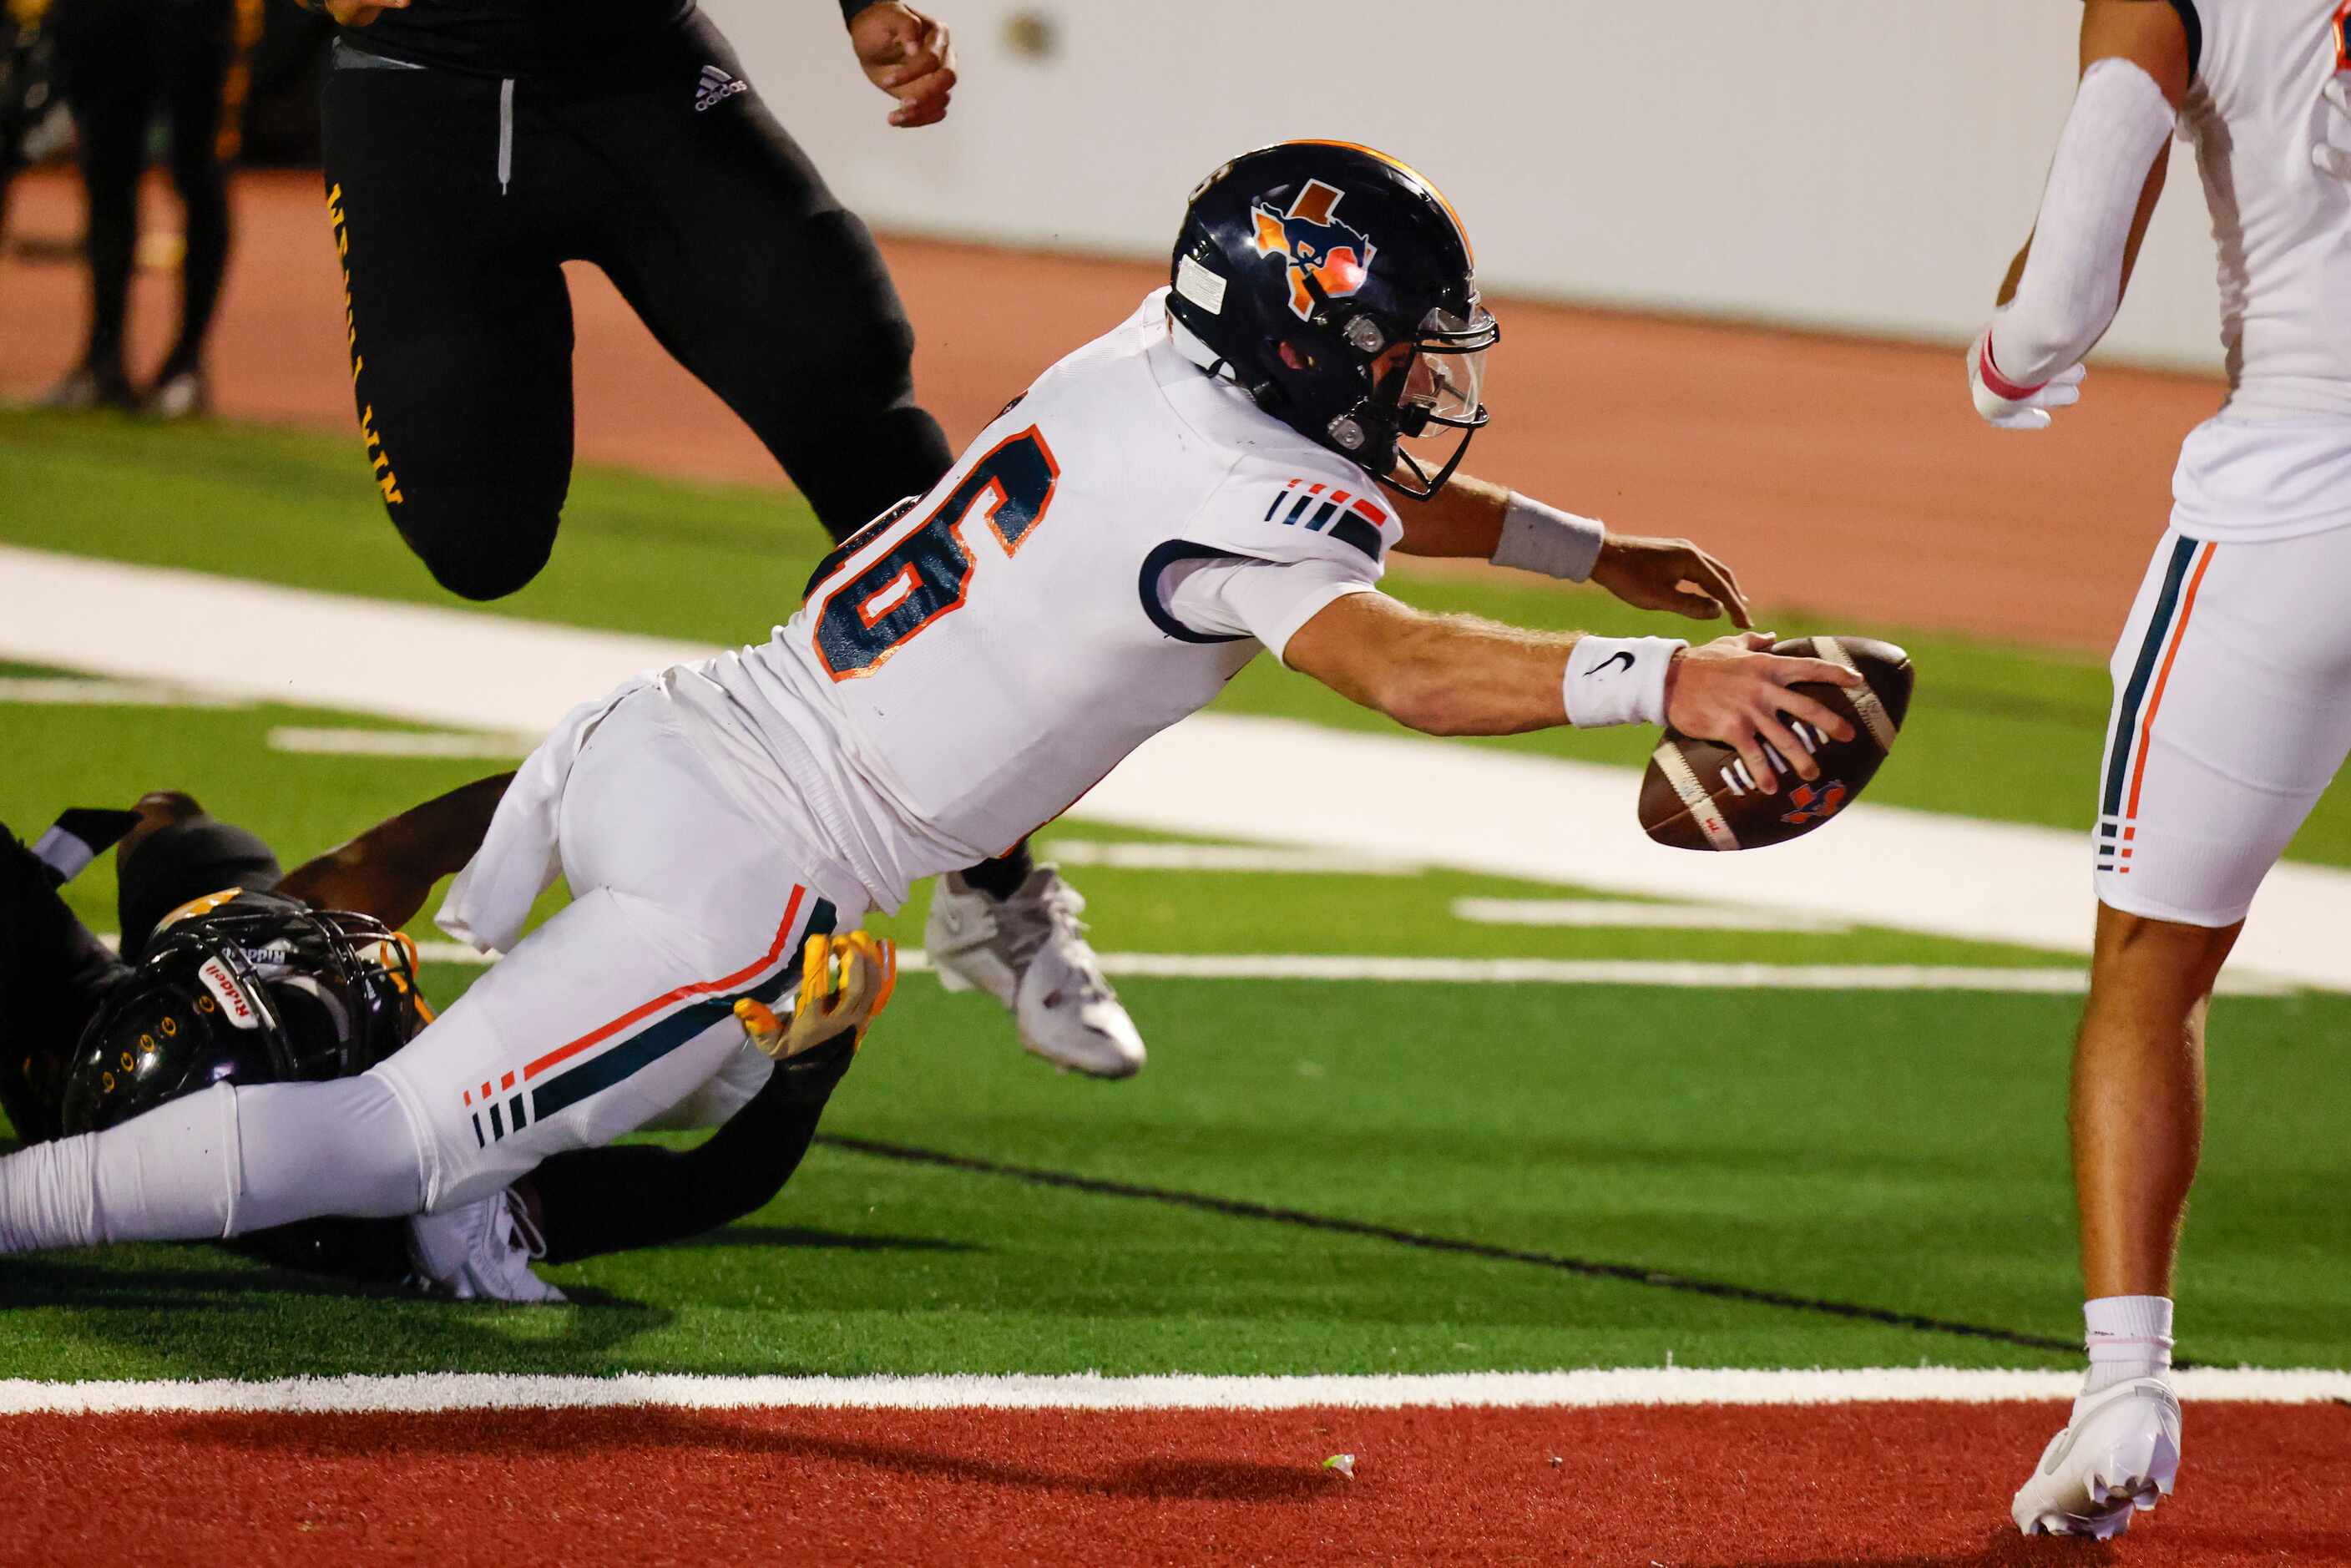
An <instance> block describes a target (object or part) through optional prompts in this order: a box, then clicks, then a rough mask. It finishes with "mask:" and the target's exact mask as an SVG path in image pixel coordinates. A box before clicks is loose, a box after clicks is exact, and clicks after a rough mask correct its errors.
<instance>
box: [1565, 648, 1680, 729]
mask: <svg viewBox="0 0 2351 1568" xmlns="http://www.w3.org/2000/svg"><path fill="white" fill-rule="evenodd" d="M1688 646H1689V644H1688V643H1685V642H1683V641H1682V640H1681V639H1680V638H1678V637H1579V638H1577V639H1576V640H1575V646H1573V648H1570V649H1569V650H1568V651H1567V678H1566V680H1565V681H1563V682H1562V683H1561V690H1560V696H1561V698H1562V701H1564V702H1565V703H1566V705H1567V722H1568V723H1570V724H1572V725H1573V726H1575V727H1576V728H1578V729H1596V728H1598V727H1601V726H1602V725H1608V724H1663V723H1665V722H1666V672H1667V670H1669V669H1671V668H1672V667H1673V662H1674V654H1675V653H1677V652H1678V651H1680V650H1681V649H1684V648H1687V647H1688Z"/></svg>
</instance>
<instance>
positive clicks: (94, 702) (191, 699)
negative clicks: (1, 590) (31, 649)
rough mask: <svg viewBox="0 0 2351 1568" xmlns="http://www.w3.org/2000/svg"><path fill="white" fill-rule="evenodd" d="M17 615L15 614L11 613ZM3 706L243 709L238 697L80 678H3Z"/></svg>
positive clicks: (153, 683) (148, 683)
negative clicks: (5, 704)
mask: <svg viewBox="0 0 2351 1568" xmlns="http://www.w3.org/2000/svg"><path fill="white" fill-rule="evenodd" d="M11 613H14V611H13V610H12V611H11ZM0 703H23V704H26V705H30V706H41V707H243V706H246V704H245V703H244V701H243V700H242V699H240V698H237V697H223V696H213V695H207V694H205V693H203V692H192V691H188V690H186V689H185V688H183V687H180V686H172V685H163V684H162V683H161V682H157V681H92V680H86V679H84V678H83V677H81V676H79V675H5V676H0Z"/></svg>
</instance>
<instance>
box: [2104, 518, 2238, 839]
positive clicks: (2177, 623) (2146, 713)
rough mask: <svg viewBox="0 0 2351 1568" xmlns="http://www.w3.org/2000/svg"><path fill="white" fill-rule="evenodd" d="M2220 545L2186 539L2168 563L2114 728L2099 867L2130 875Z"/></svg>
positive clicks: (2174, 548)
mask: <svg viewBox="0 0 2351 1568" xmlns="http://www.w3.org/2000/svg"><path fill="white" fill-rule="evenodd" d="M2219 548H2220V547H2219V546H2217V545H2215V544H2213V543H2212V542H2210V540H2197V539H2181V540H2179V541H2178V542H2177V543H2176V544H2174V545H2173V546H2172V550H2171V558H2170V559H2169V560H2168V561H2166V562H2165V563H2164V571H2163V585H2162V587H2161V588H2160V589H2159V590H2158V592H2157V594H2156V601H2155V609H2154V612H2152V613H2151V614H2150V615H2149V616H2148V617H2147V633H2146V635H2145V636H2144V637H2142V638H2141V639H2140V641H2139V650H2138V658H2137V661H2136V662H2135V663H2134V664H2132V666H2131V674H2130V679H2129V680H2128V681H2127V682H2126V683H2125V684H2124V686H2123V693H2122V699H2121V701H2119V702H2118V703H2116V705H2115V727H2114V733H2113V734H2112V735H2111V736H2110V737H2108V740H2107V744H2106V776H2105V789H2104V791H2103V792H2102V793H2101V795H2100V797H2099V800H2098V828H2097V837H2096V841H2095V857H2094V858H2095V864H2096V869H2097V870H2099V871H2102V872H2113V873H2116V874H2117V875H2128V874H2129V873H2130V869H2131V857H2132V854H2133V852H2135V851H2136V850H2137V839H2138V806H2139V796H2140V792H2141V791H2142V790H2143V789H2145V787H2146V784H2147V750H2148V747H2149V745H2150V743H2151V742H2152V740H2153V738H2154V734H2155V720H2156V716H2157V715H2158V713H2159V712H2161V711H2162V708H2163V694H2164V689H2165V688H2166V687H2167V686H2168V685H2169V684H2170V681H2171V667H2172V664H2174V663H2175V662H2176V661H2177V660H2178V659H2179V644H2180V643H2181V642H2183V641H2184V640H2185V639H2186V637H2187V634H2188V622H2189V619H2190V618H2191V617H2192V616H2193V615H2194V614H2195V613H2196V594H2197V591H2198V590H2199V589H2200V588H2201V587H2203V585H2204V574H2205V572H2206V571H2207V570H2210V568H2211V565H2212V555H2213V552H2214V551H2215V550H2216V549H2219Z"/></svg>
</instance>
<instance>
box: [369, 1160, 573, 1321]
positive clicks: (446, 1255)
mask: <svg viewBox="0 0 2351 1568" xmlns="http://www.w3.org/2000/svg"><path fill="white" fill-rule="evenodd" d="M545 1256H547V1243H546V1242H545V1241H543V1240H541V1239H539V1235H538V1227H536V1226H534V1225H532V1224H531V1222H530V1217H529V1215H528V1213H527V1212H525V1210H524V1208H523V1206H522V1199H520V1198H518V1197H516V1196H515V1193H514V1189H513V1188H512V1187H504V1188H501V1189H500V1190H498V1191H496V1192H494V1193H492V1194H490V1196H489V1197H479V1198H475V1200H474V1201H473V1202H471V1203H468V1204H463V1205H461V1206H459V1207H455V1208H453V1209H450V1210H449V1211H448V1212H447V1213H445V1214H419V1215H414V1216H412V1217H411V1218H410V1219H409V1221H408V1260H409V1261H410V1262H411V1263H413V1264H414V1265H415V1267H416V1278H417V1281H418V1282H419V1283H420V1284H422V1285H423V1287H424V1288H425V1289H426V1290H427V1291H431V1292H432V1293H433V1294H434V1295H436V1296H445V1297H447V1298H448V1299H449V1300H451V1301H518V1302H528V1303H530V1304H532V1305H553V1304H554V1303H556V1302H558V1301H563V1300H564V1299H565V1298H564V1294H563V1292H562V1291H559V1290H557V1289H556V1288H555V1287H554V1286H552V1285H550V1284H549V1283H548V1282H547V1281H544V1280H542V1279H540V1278H539V1277H538V1275H537V1274H534V1273H532V1272H531V1268H530V1260H532V1259H534V1258H544V1257H545Z"/></svg>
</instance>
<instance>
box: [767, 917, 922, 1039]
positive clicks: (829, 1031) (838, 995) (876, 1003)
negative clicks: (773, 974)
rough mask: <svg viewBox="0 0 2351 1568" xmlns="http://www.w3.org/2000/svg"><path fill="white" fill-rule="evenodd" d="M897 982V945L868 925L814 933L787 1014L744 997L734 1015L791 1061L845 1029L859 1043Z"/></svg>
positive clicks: (887, 1002) (802, 957) (804, 951)
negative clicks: (843, 931) (866, 928)
mask: <svg viewBox="0 0 2351 1568" xmlns="http://www.w3.org/2000/svg"><path fill="white" fill-rule="evenodd" d="M897 988H898V945H897V944H896V943H894V942H892V941H889V940H887V939H886V938H883V937H879V936H872V935H871V934H870V933H867V932H864V931H852V932H850V933H849V934H848V935H847V936H811V937H810V938H809V939H808V944H807V946H803V947H802V948H801V949H800V989H799V998H798V1000H797V1001H796V1002H795V1003H794V1005H793V1008H792V1010H791V1014H790V1016H789V1017H788V1018H780V1019H779V1018H778V1017H777V1016H776V1015H775V1013H774V1012H773V1011H772V1010H771V1009H768V1007H767V1006H766V1005H765V1004H763V1003H761V1002H759V1001H758V1000H756V999H754V998H750V997H745V998H743V999H742V1000H741V1001H739V1002H737V1003H736V1004H735V1016H736V1017H737V1019H740V1020H742V1024H743V1032H744V1033H745V1034H747V1035H749V1036H750V1037H751V1043H752V1044H753V1045H755V1046H757V1047H758V1048H759V1050H760V1051H763V1052H765V1053H766V1054H767V1055H768V1056H772V1057H774V1058H775V1059H776V1060H777V1061H789V1059H791V1058H792V1057H795V1056H798V1055H799V1053H800V1052H802V1051H807V1050H809V1049H810V1048H811V1047H813V1046H819V1045H822V1044H823V1043H824V1042H825V1041H826V1040H831V1039H833V1038H834V1037H835V1036H837V1035H839V1034H841V1033H842V1032H844V1031H846V1030H854V1031H856V1035H857V1043H858V1044H860V1045H862V1044H863V1043H864V1042H865V1031H866V1030H868V1029H870V1028H871V1027H872V1023H873V1020H874V1019H877V1018H880V1017H881V1016H882V1009H883V1008H885V1007H888V1006H889V1005H890V997H891V993H892V992H893V991H895V990H896V989H897Z"/></svg>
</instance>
